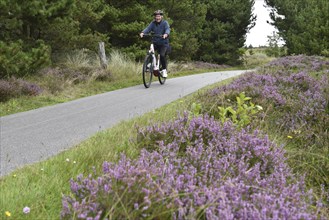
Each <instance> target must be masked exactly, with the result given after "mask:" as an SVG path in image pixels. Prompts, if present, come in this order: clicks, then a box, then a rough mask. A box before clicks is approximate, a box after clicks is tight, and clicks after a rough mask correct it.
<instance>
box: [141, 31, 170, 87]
mask: <svg viewBox="0 0 329 220" xmlns="http://www.w3.org/2000/svg"><path fill="white" fill-rule="evenodd" d="M144 37H151V46H150V50H149V51H148V53H147V55H146V57H145V60H144V64H143V83H144V86H145V88H149V87H150V86H151V83H152V77H153V75H154V76H155V77H158V79H159V82H160V84H161V85H163V84H165V82H166V78H165V77H163V76H162V73H161V71H160V70H161V68H162V67H161V62H160V54H157V56H156V54H155V50H154V44H153V42H152V37H163V35H155V34H144Z"/></svg>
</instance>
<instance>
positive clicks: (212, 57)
mask: <svg viewBox="0 0 329 220" xmlns="http://www.w3.org/2000/svg"><path fill="white" fill-rule="evenodd" d="M203 2H204V3H205V4H206V5H207V15H206V22H205V23H204V25H203V32H202V34H201V35H200V36H199V42H200V44H201V47H200V50H199V51H198V57H199V58H200V59H201V60H203V61H207V62H215V63H220V64H221V63H226V64H232V65H235V64H237V63H239V57H240V56H241V54H240V48H242V47H243V46H244V43H245V38H246V34H247V32H248V31H249V30H250V29H251V28H252V27H253V26H254V25H255V19H256V17H255V16H254V15H253V14H252V8H253V5H254V0H250V1H246V0H234V1H231V0H215V1H210V0H205V1H203Z"/></svg>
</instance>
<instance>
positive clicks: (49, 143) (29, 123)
mask: <svg viewBox="0 0 329 220" xmlns="http://www.w3.org/2000/svg"><path fill="white" fill-rule="evenodd" d="M244 72H245V71H240V70H237V71H223V72H211V73H203V74H198V75H190V76H186V77H180V78H174V79H168V80H167V81H166V84H165V85H160V84H159V82H153V83H152V85H151V87H150V88H149V89H145V88H144V86H143V85H138V86H134V87H130V88H126V89H120V90H116V91H113V92H108V93H104V94H99V95H95V96H91V97H86V98H82V99H78V100H75V101H71V102H67V103H63V104H58V105H55V106H49V107H44V108H39V109H36V110H32V111H28V112H23V113H18V114H13V115H9V116H5V117H1V118H0V159H1V162H0V166H1V167H0V176H4V175H7V174H9V173H10V172H12V171H13V170H15V169H17V168H19V167H22V166H24V165H27V164H32V163H35V162H38V161H41V160H45V159H47V158H49V157H51V156H54V155H56V154H58V153H59V152H61V151H63V150H66V149H68V148H70V147H72V146H74V145H76V144H78V143H80V142H81V141H83V140H85V139H87V138H89V137H90V136H92V135H93V134H95V133H96V132H98V131H100V130H104V129H107V128H110V127H111V126H113V125H115V124H116V123H118V122H120V121H122V120H125V119H130V118H133V117H135V116H139V115H142V114H144V113H146V112H149V111H151V110H153V109H156V108H158V107H160V106H163V105H165V104H167V103H170V102H172V101H174V100H176V99H178V98H181V97H183V96H186V95H188V94H190V93H193V92H195V91H197V90H198V89H200V88H202V87H205V86H207V85H210V84H213V83H215V82H219V81H221V80H224V79H227V78H230V77H234V76H237V75H240V74H242V73H244Z"/></svg>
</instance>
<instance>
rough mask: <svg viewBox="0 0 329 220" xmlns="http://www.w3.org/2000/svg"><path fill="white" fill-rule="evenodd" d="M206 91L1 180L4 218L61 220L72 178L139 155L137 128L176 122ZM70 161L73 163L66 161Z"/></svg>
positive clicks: (0, 188)
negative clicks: (122, 155) (121, 157)
mask: <svg viewBox="0 0 329 220" xmlns="http://www.w3.org/2000/svg"><path fill="white" fill-rule="evenodd" d="M231 81H232V79H228V80H225V81H222V82H220V83H219V84H224V83H229V82H231ZM216 85H217V86H218V84H216ZM214 86H215V85H212V86H210V87H207V88H211V87H214ZM204 90H205V89H204ZM204 90H200V91H199V92H197V93H195V94H192V95H189V96H187V97H185V98H182V99H180V100H177V101H175V102H173V103H170V104H168V105H165V106H163V107H161V108H159V109H156V110H154V111H152V112H150V113H148V114H145V115H143V116H141V117H138V118H135V119H132V120H129V121H123V122H121V123H119V124H118V125H116V126H114V127H113V128H111V129H109V130H107V131H103V132H99V133H97V134H96V135H95V136H93V137H92V138H90V139H89V140H87V141H85V142H83V143H81V144H80V145H78V146H76V147H74V148H72V149H70V150H67V151H64V152H62V153H60V154H59V155H57V156H55V157H52V158H50V159H48V160H46V161H43V162H40V163H36V164H33V165H30V166H26V167H23V168H21V169H18V170H16V171H15V172H13V173H11V174H10V175H8V176H5V177H3V178H1V179H0V194H1V203H0V219H3V218H5V212H6V211H9V212H10V213H11V215H12V216H11V218H12V219H58V218H59V215H60V211H61V197H62V195H64V194H66V195H68V194H70V189H69V180H70V179H71V178H75V177H76V176H77V175H79V174H80V173H83V174H85V175H87V174H89V173H92V172H93V167H94V166H95V168H96V170H100V168H101V165H102V163H103V162H104V161H116V160H117V159H118V156H119V155H120V153H123V152H124V153H125V154H126V155H127V156H129V157H135V156H137V155H138V153H139V150H140V149H139V147H138V145H137V144H136V142H135V140H136V136H137V129H136V127H137V126H139V127H144V126H147V125H150V124H153V123H156V122H164V121H169V120H172V119H173V118H175V117H176V116H177V115H178V112H183V111H184V110H186V109H189V107H190V106H191V103H192V102H193V100H194V98H195V97H196V95H197V94H200V92H202V91H204ZM67 159H69V162H67V161H66V160H67ZM74 161H75V162H76V163H74ZM25 206H28V207H30V208H31V213H29V214H28V215H24V214H23V212H22V210H23V208H24V207H25Z"/></svg>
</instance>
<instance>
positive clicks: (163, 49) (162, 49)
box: [154, 44, 168, 69]
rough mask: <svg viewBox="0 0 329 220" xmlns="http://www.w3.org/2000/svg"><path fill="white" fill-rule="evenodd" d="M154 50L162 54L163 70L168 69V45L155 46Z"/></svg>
mask: <svg viewBox="0 0 329 220" xmlns="http://www.w3.org/2000/svg"><path fill="white" fill-rule="evenodd" d="M154 49H155V50H156V51H157V52H158V53H159V54H160V63H161V66H162V69H167V59H166V55H167V50H168V45H166V44H165V45H157V44H154Z"/></svg>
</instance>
